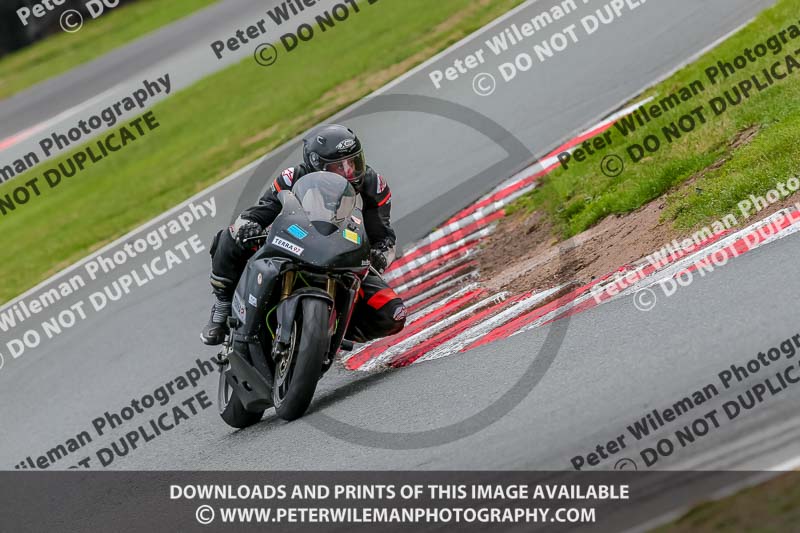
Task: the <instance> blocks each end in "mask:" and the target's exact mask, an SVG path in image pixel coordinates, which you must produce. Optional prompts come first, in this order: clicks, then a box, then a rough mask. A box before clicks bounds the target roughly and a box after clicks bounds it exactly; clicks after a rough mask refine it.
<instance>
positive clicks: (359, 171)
mask: <svg viewBox="0 0 800 533" xmlns="http://www.w3.org/2000/svg"><path fill="white" fill-rule="evenodd" d="M365 169H366V164H365V163H364V152H358V153H357V154H355V155H352V156H350V157H348V158H346V159H340V160H339V161H333V162H331V163H325V166H324V167H323V168H322V170H325V171H328V172H333V173H334V174H339V175H340V176H342V177H343V178H346V179H347V181H359V180H360V179H361V178H363V177H364V171H365Z"/></svg>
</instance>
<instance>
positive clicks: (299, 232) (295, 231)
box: [286, 224, 308, 241]
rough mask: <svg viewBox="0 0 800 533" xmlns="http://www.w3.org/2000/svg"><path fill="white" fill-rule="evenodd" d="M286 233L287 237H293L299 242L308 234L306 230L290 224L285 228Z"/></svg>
mask: <svg viewBox="0 0 800 533" xmlns="http://www.w3.org/2000/svg"><path fill="white" fill-rule="evenodd" d="M286 232H287V233H288V234H289V235H291V236H292V237H294V238H295V239H298V240H301V241H302V240H303V239H305V238H306V237H308V232H307V231H306V230H304V229H303V228H301V227H300V226H298V225H297V224H292V225H291V226H289V227H288V228H286Z"/></svg>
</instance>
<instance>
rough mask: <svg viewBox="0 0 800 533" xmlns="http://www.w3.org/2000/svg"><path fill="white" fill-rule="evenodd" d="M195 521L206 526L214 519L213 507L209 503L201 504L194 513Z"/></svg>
mask: <svg viewBox="0 0 800 533" xmlns="http://www.w3.org/2000/svg"><path fill="white" fill-rule="evenodd" d="M194 517H195V518H196V519H197V523H198V524H200V525H201V526H207V525H208V524H210V523H211V522H213V521H214V508H213V507H211V506H210V505H201V506H200V507H198V508H197V511H196V512H195V513H194Z"/></svg>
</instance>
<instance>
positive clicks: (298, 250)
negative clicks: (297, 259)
mask: <svg viewBox="0 0 800 533" xmlns="http://www.w3.org/2000/svg"><path fill="white" fill-rule="evenodd" d="M272 244H274V245H275V246H277V247H278V248H283V249H284V250H286V251H287V252H290V253H293V254H294V255H302V254H303V251H304V250H305V248H303V247H302V246H298V245H296V244H295V243H293V242H289V241H286V240H284V239H281V238H280V237H275V238H274V239H272Z"/></svg>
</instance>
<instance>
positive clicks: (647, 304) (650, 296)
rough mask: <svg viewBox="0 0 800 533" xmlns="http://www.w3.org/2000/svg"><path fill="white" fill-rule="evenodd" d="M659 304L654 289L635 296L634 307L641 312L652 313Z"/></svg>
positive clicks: (642, 291)
mask: <svg viewBox="0 0 800 533" xmlns="http://www.w3.org/2000/svg"><path fill="white" fill-rule="evenodd" d="M657 302H658V298H657V297H656V293H655V291H654V290H653V289H641V290H639V291H637V292H636V294H634V295H633V305H634V306H635V307H636V309H638V310H639V311H644V312H645V313H646V312H648V311H652V310H653V308H654V307H655V306H656V303H657Z"/></svg>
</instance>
